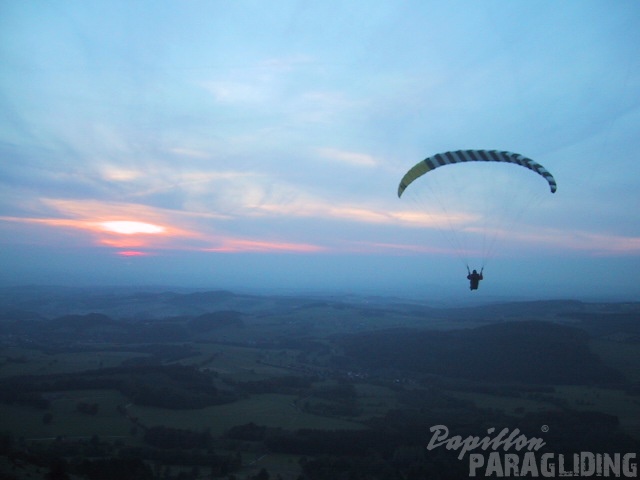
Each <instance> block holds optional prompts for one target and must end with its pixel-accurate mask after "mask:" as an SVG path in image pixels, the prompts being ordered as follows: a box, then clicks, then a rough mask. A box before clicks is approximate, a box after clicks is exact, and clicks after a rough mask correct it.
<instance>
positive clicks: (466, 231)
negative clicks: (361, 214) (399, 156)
mask: <svg viewBox="0 0 640 480" xmlns="http://www.w3.org/2000/svg"><path fill="white" fill-rule="evenodd" d="M483 162H486V163H504V164H513V165H516V166H520V167H523V168H525V169H528V170H530V171H531V172H533V173H535V174H537V175H538V176H540V177H542V179H543V180H545V181H546V183H547V185H548V187H549V190H550V191H551V193H555V192H556V190H557V188H558V187H557V183H556V180H555V178H554V177H553V175H552V174H551V173H550V172H549V171H548V170H547V169H546V168H545V167H543V166H542V165H541V164H539V163H538V162H536V161H535V160H532V159H531V158H528V157H525V156H524V155H520V154H518V153H513V152H507V151H503V150H455V151H448V152H443V153H438V154H436V155H433V156H430V157H428V158H425V159H424V160H422V161H420V162H418V163H417V164H416V165H414V166H413V167H412V168H410V169H409V170H408V171H407V172H406V173H405V175H404V176H403V177H402V179H401V180H400V184H399V185H398V197H399V198H402V196H403V194H404V192H405V190H406V189H407V188H408V187H409V186H410V185H412V184H413V182H415V181H416V180H418V179H419V178H421V177H423V176H425V175H426V174H429V176H428V178H425V179H424V180H421V181H420V182H418V183H421V184H424V185H421V187H422V188H423V190H425V192H426V193H424V195H428V197H429V202H428V204H427V205H428V207H429V209H430V210H433V209H436V210H437V209H440V217H438V218H444V219H445V220H444V221H441V222H440V223H441V224H442V225H444V226H442V227H441V228H443V229H444V230H448V231H446V232H444V233H445V236H446V237H447V239H448V241H449V242H450V243H451V244H452V248H453V249H454V250H455V251H457V252H462V251H463V250H464V247H463V246H462V244H463V243H464V242H463V239H462V238H461V237H462V236H465V235H466V236H473V241H474V242H476V243H483V244H490V245H491V248H494V249H495V244H496V243H497V242H496V236H497V235H507V233H508V232H509V231H510V229H511V228H512V225H511V223H510V222H513V221H515V220H513V217H517V215H519V214H521V213H522V211H524V209H525V208H527V207H529V206H530V205H531V204H532V203H533V202H532V201H530V200H531V199H530V198H527V197H526V196H524V195H526V194H525V193H522V194H521V192H520V191H519V190H523V192H524V190H525V189H519V187H513V186H511V185H510V184H511V183H512V182H511V175H510V173H512V172H506V173H505V172H502V171H499V172H498V171H496V170H493V169H488V170H491V171H490V172H484V170H485V168H486V167H482V166H480V165H477V166H476V167H477V169H478V170H476V172H481V173H482V174H483V175H485V176H484V177H483V179H480V176H478V177H477V178H476V177H474V178H473V179H472V181H471V184H472V185H473V187H467V188H466V189H465V188H460V187H459V186H458V184H456V186H455V187H452V186H449V185H448V180H446V181H445V182H444V184H445V186H446V189H447V191H446V193H438V191H437V190H438V182H437V179H435V178H432V177H431V175H433V173H431V172H433V171H436V170H438V171H439V169H440V168H441V167H447V169H445V170H447V172H448V171H449V168H450V167H448V166H450V165H455V164H465V163H483ZM466 168H469V167H466ZM496 168H497V169H498V170H499V169H500V168H501V167H496ZM457 169H459V170H460V171H464V170H465V169H462V168H460V167H456V168H455V169H452V170H457ZM516 173H517V172H516ZM472 174H473V173H472ZM476 174H477V175H479V173H476ZM438 175H440V174H439V173H438V174H436V175H435V177H437V176H438ZM505 176H506V177H508V179H507V180H505V178H504V177H505ZM524 176H525V177H528V175H524ZM494 177H495V178H494ZM443 178H444V177H443ZM529 181H530V180H527V182H529ZM478 184H480V185H479V186H478ZM464 185H465V186H466V185H467V184H464ZM505 187H510V188H512V189H514V191H515V192H516V194H517V195H510V194H508V193H504V192H505ZM414 189H415V190H418V188H416V187H412V190H414ZM507 190H508V189H507ZM534 190H536V191H537V189H534ZM471 192H472V193H471ZM496 195H497V197H496ZM518 195H522V196H524V197H523V199H521V200H520V203H521V204H520V205H519V206H518V205H515V204H517V203H518V199H517V198H515V197H516V196H518ZM489 196H493V197H494V198H492V199H491V201H489V200H487V201H486V205H488V206H486V207H485V210H484V211H481V212H478V211H477V210H479V209H477V210H473V209H474V208H476V207H477V204H481V203H483V201H485V198H483V197H489ZM454 199H455V200H458V201H459V203H458V204H456V203H454ZM491 202H493V203H491ZM461 205H465V206H466V207H468V211H467V213H468V214H467V215H466V216H465V215H463V214H461V213H460V212H461V211H462V209H461V208H460V206H461ZM497 210H505V211H507V210H511V211H510V212H507V213H502V215H503V216H505V217H511V218H507V219H500V222H502V223H500V222H498V221H497V220H496V219H495V218H493V217H497V216H498V212H497ZM514 211H515V213H514ZM469 212H470V213H469ZM481 217H482V218H483V219H482V221H480V220H479V219H480V218H481ZM461 218H464V219H473V220H468V222H469V223H468V224H467V225H464V226H463V225H461V222H462V220H460V219H461ZM474 222H475V223H474ZM483 222H484V223H483ZM433 223H434V225H435V226H436V227H437V223H438V222H436V221H434V222H433ZM479 223H483V224H482V225H479ZM481 230H484V232H483V233H482V232H481ZM481 233H482V235H484V238H483V239H482V241H481V242H480V241H478V240H477V239H478V238H479V237H480V234H481ZM492 236H493V238H490V237H492ZM476 243H473V247H474V248H475V247H477V245H476ZM488 255H489V253H486V252H483V253H482V254H481V256H482V268H480V272H479V273H478V271H477V270H473V272H472V271H471V270H470V269H469V262H468V258H464V259H463V261H464V263H465V264H466V267H467V273H468V275H467V279H468V280H469V282H470V286H469V288H470V290H472V291H473V290H477V289H478V286H479V283H480V281H481V280H483V278H484V277H483V270H484V267H485V264H484V263H485V261H486V258H487V257H488ZM459 256H460V257H467V256H468V254H467V252H465V253H464V254H463V253H460V254H459Z"/></svg>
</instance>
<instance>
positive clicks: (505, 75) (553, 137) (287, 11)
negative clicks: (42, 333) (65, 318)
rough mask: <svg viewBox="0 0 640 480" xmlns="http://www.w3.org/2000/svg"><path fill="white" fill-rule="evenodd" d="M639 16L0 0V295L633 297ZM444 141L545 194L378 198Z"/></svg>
mask: <svg viewBox="0 0 640 480" xmlns="http://www.w3.org/2000/svg"><path fill="white" fill-rule="evenodd" d="M639 22H640V3H639V2H637V1H636V0H619V1H616V2H611V1H608V0H602V1H592V0H565V1H562V2H558V1H550V0H537V1H528V2H525V1H521V2H513V1H510V0H495V1H493V0H474V1H467V0H442V1H425V0H415V1H412V0H407V1H396V0H388V1H387V0H375V1H370V0H352V1H337V0H323V1H310V0H273V1H268V2H267V1H245V0H239V1H218V0H206V1H205V0H185V1H178V0H175V1H169V0H160V1H158V0H153V1H146V0H137V1H134V2H131V1H124V0H122V1H120V0H108V1H107V0H105V1H101V0H95V1H91V2H86V1H84V0H78V1H68V0H59V1H56V2H49V1H42V0H34V1H30V2H21V1H16V0H0V185H1V186H0V242H1V245H0V264H1V265H2V269H1V273H0V285H4V286H11V285H25V284H29V285H69V286H94V285H95V286H99V285H124V286H126V285H132V286H135V285H137V286H140V285H158V286H163V285H167V286H182V287H196V288H229V289H240V290H252V289H254V290H263V291H280V292H290V291H296V290H303V291H310V292H322V291H324V292H336V293H338V292H348V293H372V294H388V295H409V296H417V297H424V298H425V299H437V298H445V297H446V298H452V299H454V300H455V299H460V301H463V300H465V299H469V298H485V299H490V298H557V297H571V298H585V299H587V298H602V299H604V298H620V299H626V300H640V282H638V271H639V270H640V217H639V214H638V212H640V200H639V199H640V162H639V161H638V156H637V152H638V150H639V148H638V147H640V135H638V130H639V128H638V127H640V28H638V24H639ZM459 149H497V150H506V151H511V152H517V153H520V154H522V155H525V156H527V157H529V158H532V159H534V160H535V161H537V162H539V163H540V164H542V165H544V167H545V168H547V169H548V170H549V171H550V172H551V173H552V174H553V175H554V177H555V179H556V181H557V183H558V191H557V192H556V193H555V194H551V193H550V192H549V191H548V186H547V185H546V184H545V182H544V181H543V179H542V178H541V177H538V176H536V175H535V174H534V173H533V172H530V171H528V170H526V169H524V168H522V167H516V166H513V165H503V164H501V165H491V167H499V168H498V169H488V167H489V165H488V164H482V165H480V164H478V165H473V166H472V165H470V164H465V165H463V166H460V165H456V166H448V167H446V169H448V170H449V172H445V168H442V169H441V173H439V172H437V171H434V172H431V173H430V174H429V175H425V176H424V177H421V178H420V179H418V181H416V186H415V189H414V188H413V187H414V186H413V185H412V186H411V187H410V189H408V191H407V193H409V190H412V192H411V193H412V196H413V198H410V197H411V196H409V195H403V197H402V198H398V196H397V187H398V183H399V181H400V179H401V178H402V176H403V174H404V173H405V172H406V171H407V170H408V169H409V168H410V167H412V166H413V165H414V164H416V163H417V162H419V161H420V160H422V159H424V158H425V157H428V156H431V155H434V154H436V153H439V152H445V151H448V150H459ZM466 167H469V168H466ZM476 167H478V168H479V170H478V169H477V168H476ZM484 167H487V168H486V169H485V168H484ZM485 172H489V173H488V174H486V173H485ZM436 173H438V175H441V174H442V175H445V174H446V175H450V174H452V175H457V176H458V178H457V179H456V180H450V179H449V178H448V177H447V176H441V177H436ZM481 175H486V176H481ZM431 177H433V180H434V182H435V181H436V180H437V181H438V182H440V184H441V185H444V187H437V188H440V192H439V193H436V194H437V195H440V197H439V198H438V199H436V200H434V199H433V197H432V196H431V195H433V190H435V189H436V187H435V183H434V185H432V184H431V180H432V178H431ZM454 182H455V183H454ZM518 182H523V183H518ZM452 185H455V186H454V187H453V188H451V187H452ZM422 189H424V190H422ZM414 190H415V191H414ZM421 196H423V197H421ZM485 198H487V199H488V198H490V200H488V201H487V205H488V207H483V208H485V209H484V210H479V209H476V206H477V205H479V204H480V203H482V202H484V201H485ZM512 204H513V205H515V206H516V207H515V210H514V212H515V213H514V212H512V213H510V215H511V217H508V218H509V219H508V220H507V222H506V223H496V222H495V221H494V219H495V218H497V217H498V216H499V214H498V213H497V212H498V211H501V210H502V208H503V207H504V206H505V205H508V206H511V205H512ZM482 229H484V231H482ZM480 236H482V237H480ZM487 237H489V238H490V240H489V241H490V242H491V244H492V245H494V247H492V250H491V252H490V254H489V255H488V256H487V257H486V258H485V257H483V255H484V254H482V253H481V252H479V247H478V246H479V245H480V244H481V243H482V244H484V242H485V241H486V240H485V239H486V238H487ZM458 238H461V239H464V241H465V242H468V244H470V245H471V247H470V250H468V251H467V250H464V253H461V251H462V250H461V248H460V247H459V246H458V240H457V239H458ZM481 238H482V239H481ZM476 247H478V248H476ZM465 248H469V247H465ZM467 266H470V267H471V268H480V267H482V266H485V270H484V274H485V279H484V280H483V281H482V283H481V287H480V289H479V290H478V291H476V292H470V291H469V288H468V282H467V280H466V278H465V277H466V274H467V272H466V267H467ZM472 296H476V297H472Z"/></svg>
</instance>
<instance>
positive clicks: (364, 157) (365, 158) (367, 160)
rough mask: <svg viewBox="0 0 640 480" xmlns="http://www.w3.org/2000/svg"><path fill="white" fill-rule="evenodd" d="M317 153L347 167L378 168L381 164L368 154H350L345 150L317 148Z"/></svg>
mask: <svg viewBox="0 0 640 480" xmlns="http://www.w3.org/2000/svg"><path fill="white" fill-rule="evenodd" d="M316 152H317V153H318V155H320V156H321V157H323V158H326V159H329V160H333V161H336V162H340V163H344V164H347V165H354V166H357V167H376V166H378V165H379V163H380V162H379V161H378V160H377V159H376V158H374V157H373V156H372V155H369V154H366V153H358V152H349V151H345V150H339V149H337V148H329V147H325V148H317V149H316Z"/></svg>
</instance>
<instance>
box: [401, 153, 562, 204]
mask: <svg viewBox="0 0 640 480" xmlns="http://www.w3.org/2000/svg"><path fill="white" fill-rule="evenodd" d="M463 162H507V163H515V164H516V165H521V166H523V167H525V168H528V169H529V170H532V171H534V172H536V173H537V174H539V175H541V176H542V177H543V178H544V179H545V180H546V181H547V182H548V183H549V188H550V189H551V193H556V190H557V188H558V187H557V185H556V179H555V178H553V175H551V174H550V173H549V172H548V171H547V169H546V168H544V167H543V166H542V165H540V164H539V163H537V162H535V161H533V160H531V159H530V158H527V157H524V156H522V155H520V154H518V153H512V152H505V151H500V150H456V151H453V152H444V153H438V154H436V155H434V156H432V157H429V158H425V159H424V160H422V161H421V162H418V163H417V164H416V165H414V166H413V167H412V168H411V169H410V170H409V171H408V172H407V173H406V174H405V175H404V177H402V180H401V181H400V185H398V198H400V197H402V193H403V192H404V191H405V189H406V188H407V187H408V186H409V185H410V184H411V182H413V181H414V180H415V179H417V178H419V177H421V176H422V175H424V174H425V173H428V172H430V171H431V170H435V169H436V168H438V167H443V166H445V165H451V164H454V163H463Z"/></svg>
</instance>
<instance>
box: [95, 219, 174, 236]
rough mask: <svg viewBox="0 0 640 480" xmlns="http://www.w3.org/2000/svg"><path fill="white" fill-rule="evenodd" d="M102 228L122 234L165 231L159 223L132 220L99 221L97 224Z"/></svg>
mask: <svg viewBox="0 0 640 480" xmlns="http://www.w3.org/2000/svg"><path fill="white" fill-rule="evenodd" d="M99 225H100V226H101V227H102V229H103V230H104V231H106V232H110V233H120V234H122V235H135V234H150V235H155V234H160V233H164V232H165V231H166V229H165V227H161V226H159V225H153V224H151V223H144V222H134V221H125V220H119V221H111V222H101V223H100V224H99Z"/></svg>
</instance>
